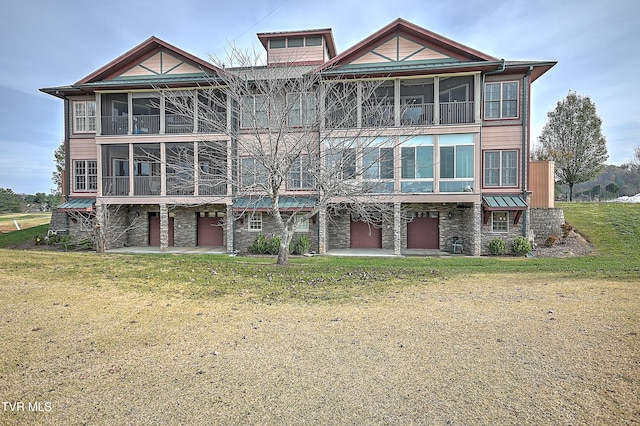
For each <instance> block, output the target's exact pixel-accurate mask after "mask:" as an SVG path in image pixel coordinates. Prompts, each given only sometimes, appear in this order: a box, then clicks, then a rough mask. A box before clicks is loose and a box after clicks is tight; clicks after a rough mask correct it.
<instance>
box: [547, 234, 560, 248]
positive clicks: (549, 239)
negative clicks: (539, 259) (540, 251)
mask: <svg viewBox="0 0 640 426" xmlns="http://www.w3.org/2000/svg"><path fill="white" fill-rule="evenodd" d="M558 241H560V238H558V237H556V236H555V235H549V236H548V237H547V239H546V240H544V246H545V247H553V246H555V245H556V244H558Z"/></svg>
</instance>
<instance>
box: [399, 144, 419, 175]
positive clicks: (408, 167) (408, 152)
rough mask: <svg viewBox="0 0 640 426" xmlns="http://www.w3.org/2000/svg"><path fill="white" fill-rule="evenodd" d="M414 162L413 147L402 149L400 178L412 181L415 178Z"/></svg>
mask: <svg viewBox="0 0 640 426" xmlns="http://www.w3.org/2000/svg"><path fill="white" fill-rule="evenodd" d="M415 162H416V154H415V148H413V147H405V148H402V150H401V163H402V171H401V176H400V177H401V178H402V179H413V178H415V177H416V173H415Z"/></svg>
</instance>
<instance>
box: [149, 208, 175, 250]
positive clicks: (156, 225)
mask: <svg viewBox="0 0 640 426" xmlns="http://www.w3.org/2000/svg"><path fill="white" fill-rule="evenodd" d="M149 245H150V246H156V247H160V216H158V214H157V213H151V214H150V215H149ZM169 245H170V246H173V218H172V217H169Z"/></svg>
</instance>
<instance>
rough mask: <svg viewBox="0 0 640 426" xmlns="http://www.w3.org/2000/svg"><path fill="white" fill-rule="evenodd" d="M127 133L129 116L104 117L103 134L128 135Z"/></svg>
mask: <svg viewBox="0 0 640 426" xmlns="http://www.w3.org/2000/svg"><path fill="white" fill-rule="evenodd" d="M127 133H129V117H122V116H118V117H116V116H109V115H106V116H103V117H102V134H103V135H126V134H127Z"/></svg>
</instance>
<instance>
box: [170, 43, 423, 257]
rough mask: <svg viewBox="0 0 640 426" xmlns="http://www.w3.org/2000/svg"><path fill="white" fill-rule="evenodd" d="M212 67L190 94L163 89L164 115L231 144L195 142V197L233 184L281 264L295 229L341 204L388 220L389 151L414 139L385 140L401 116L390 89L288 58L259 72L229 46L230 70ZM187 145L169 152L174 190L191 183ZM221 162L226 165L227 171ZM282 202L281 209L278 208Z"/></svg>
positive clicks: (256, 60) (252, 57) (254, 57)
mask: <svg viewBox="0 0 640 426" xmlns="http://www.w3.org/2000/svg"><path fill="white" fill-rule="evenodd" d="M214 62H215V63H216V64H217V65H218V66H219V67H220V68H224V72H222V73H220V74H219V76H218V77H217V79H216V80H215V81H212V82H211V85H210V86H208V87H201V88H199V90H198V91H197V92H198V93H197V95H196V96H193V95H191V96H189V95H186V94H185V93H183V92H179V91H173V92H171V91H169V92H167V95H166V105H167V113H168V114H175V115H176V116H178V117H181V118H180V120H186V121H188V120H189V117H194V116H195V120H197V127H198V129H199V130H200V131H203V130H204V131H208V132H211V133H217V134H224V135H225V136H226V137H227V138H228V140H229V141H230V143H229V144H228V145H226V144H223V143H220V142H218V143H216V142H212V141H211V140H210V139H207V138H203V141H202V142H200V143H199V144H198V147H199V148H198V161H199V162H200V165H199V166H198V167H197V171H196V174H197V175H198V176H197V183H198V185H197V186H199V188H200V190H199V194H200V195H204V194H203V192H204V193H205V194H206V195H216V194H218V193H220V190H219V188H221V187H223V188H227V185H230V187H231V188H232V189H231V193H232V195H233V197H234V200H242V201H243V203H239V204H237V206H240V207H241V208H242V209H243V211H242V213H246V214H251V213H252V212H254V211H255V210H256V209H258V208H261V209H267V211H268V213H269V214H270V215H271V216H272V217H273V218H274V220H275V222H276V224H277V228H278V230H279V236H280V248H279V252H278V259H277V262H278V263H279V264H286V263H287V262H288V257H289V244H290V242H291V240H292V238H293V235H294V233H295V230H296V227H297V226H298V225H299V224H300V223H302V222H303V221H306V220H309V219H310V218H312V217H313V216H314V215H316V214H318V213H320V212H327V211H328V212H329V213H331V212H332V211H336V210H340V209H342V210H344V209H345V208H347V207H348V209H349V210H350V211H351V212H352V214H353V215H354V216H356V217H358V218H359V219H360V220H363V221H365V222H367V223H369V224H370V225H371V226H377V224H378V223H379V222H380V220H381V218H382V217H385V216H387V215H389V214H392V212H393V206H392V204H390V202H391V197H390V195H391V194H390V193H392V192H393V179H394V173H395V166H394V154H393V152H394V147H395V146H397V145H398V144H400V143H401V142H402V141H404V140H406V139H407V138H409V137H411V131H410V130H408V129H406V128H405V129H403V130H404V133H402V132H400V131H399V128H396V132H394V133H393V136H386V135H385V132H384V131H385V130H388V128H389V127H390V126H393V123H394V122H395V120H399V119H400V118H399V117H401V116H402V111H399V110H397V108H395V106H394V102H393V86H386V87H385V86H383V85H382V84H383V82H382V81H381V80H374V79H371V80H364V81H363V80H358V81H357V82H356V81H355V80H349V79H346V78H338V77H335V76H334V77H332V78H331V79H327V78H323V76H322V74H321V73H318V72H314V68H313V67H311V66H299V65H295V60H293V61H291V62H290V63H287V64H279V65H278V66H264V65H260V57H259V54H257V53H255V52H248V51H242V50H238V49H236V48H234V47H231V48H230V50H229V52H228V58H227V59H226V61H225V63H226V64H231V65H232V66H231V67H228V66H227V67H225V66H224V65H223V63H222V61H219V60H215V59H214ZM194 102H195V103H196V105H195V110H196V111H197V113H196V114H195V115H194V114H193V111H194ZM359 106H360V107H359ZM188 125H191V126H193V123H189V124H188ZM189 149H191V150H192V151H193V149H192V148H189V147H188V146H185V147H183V149H181V150H180V149H178V150H177V151H172V153H171V154H167V174H168V175H169V174H171V176H172V179H174V177H176V176H181V178H178V179H174V180H173V181H174V183H175V186H176V187H183V186H184V187H185V188H192V187H193V186H194V185H193V180H194V177H193V175H192V174H191V169H188V168H187V169H185V168H184V167H180V164H181V163H183V162H181V161H174V158H184V159H185V161H184V163H185V164H189V163H190V161H189V160H191V159H192V157H193V152H189ZM201 149H202V151H200V150H201ZM227 150H229V152H228V151H227ZM202 158H207V160H206V162H204V163H203V162H202V161H200V160H201V159H202ZM222 158H224V159H225V160H226V159H227V158H228V159H230V161H231V167H230V168H228V169H225V167H226V164H227V163H226V161H222ZM169 161H172V165H171V166H169ZM190 164H194V163H193V162H191V163H190ZM227 170H228V171H229V172H228V173H227ZM182 184H184V185H182ZM168 187H169V185H168ZM204 188H208V190H206V189H204ZM188 190H191V189H188ZM385 194H386V195H385ZM220 195H227V193H226V192H224V194H220ZM285 199H286V200H287V201H288V208H287V211H286V212H284V211H282V210H281V208H280V205H281V202H282V201H283V200H285ZM292 200H293V202H291V201H292ZM327 216H328V218H329V219H330V218H331V216H332V215H331V214H328V215H327Z"/></svg>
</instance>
